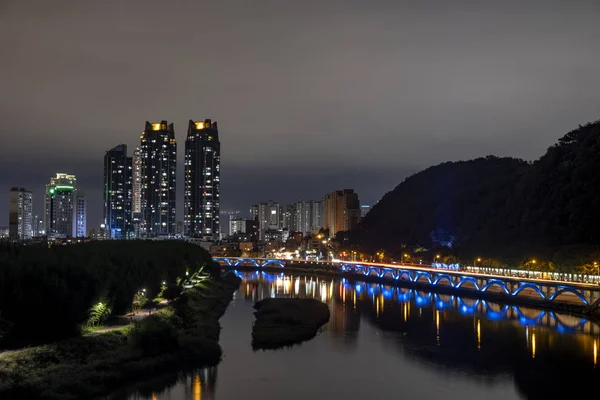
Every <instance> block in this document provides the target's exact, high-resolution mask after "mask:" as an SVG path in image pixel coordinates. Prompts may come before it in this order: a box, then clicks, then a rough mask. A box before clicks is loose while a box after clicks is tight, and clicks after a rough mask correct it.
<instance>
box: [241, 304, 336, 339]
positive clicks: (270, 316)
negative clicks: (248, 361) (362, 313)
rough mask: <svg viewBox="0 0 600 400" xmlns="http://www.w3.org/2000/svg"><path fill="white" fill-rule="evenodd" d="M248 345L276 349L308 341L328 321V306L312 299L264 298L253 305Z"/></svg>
mask: <svg viewBox="0 0 600 400" xmlns="http://www.w3.org/2000/svg"><path fill="white" fill-rule="evenodd" d="M254 308H255V309H256V312H255V313H254V315H255V316H256V321H255V323H254V326H253V327H252V348H253V349H255V350H260V349H276V348H279V347H284V346H291V345H293V344H297V343H300V342H304V341H306V340H310V339H312V338H313V337H315V335H316V334H317V332H318V330H319V328H320V327H321V326H322V325H323V324H325V323H326V322H327V321H329V307H327V304H324V303H322V302H320V301H318V300H315V299H272V298H268V299H264V300H261V301H259V302H257V303H256V304H255V305H254Z"/></svg>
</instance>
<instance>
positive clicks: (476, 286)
mask: <svg viewBox="0 0 600 400" xmlns="http://www.w3.org/2000/svg"><path fill="white" fill-rule="evenodd" d="M467 282H471V283H472V284H473V286H475V290H482V291H484V292H485V290H483V289H480V288H479V285H478V284H477V280H476V279H475V278H472V277H470V276H461V280H460V282H458V283H457V284H456V288H459V287H461V286H462V285H464V284H465V283H467Z"/></svg>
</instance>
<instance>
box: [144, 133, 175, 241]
mask: <svg viewBox="0 0 600 400" xmlns="http://www.w3.org/2000/svg"><path fill="white" fill-rule="evenodd" d="M140 160H141V162H140V173H141V177H140V184H141V210H142V223H141V231H142V233H143V234H144V235H146V236H148V237H156V236H172V235H175V232H176V223H177V221H176V175H177V142H176V141H175V130H174V128H173V124H168V123H167V121H161V122H155V123H150V122H148V121H146V127H145V129H144V132H142V136H141V143H140Z"/></svg>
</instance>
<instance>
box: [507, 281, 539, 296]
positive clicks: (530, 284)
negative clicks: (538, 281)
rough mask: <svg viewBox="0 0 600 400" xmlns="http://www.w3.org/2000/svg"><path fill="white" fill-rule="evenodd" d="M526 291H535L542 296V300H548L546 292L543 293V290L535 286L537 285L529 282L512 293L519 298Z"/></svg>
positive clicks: (522, 284)
mask: <svg viewBox="0 0 600 400" xmlns="http://www.w3.org/2000/svg"><path fill="white" fill-rule="evenodd" d="M525 289H533V290H534V291H535V292H536V293H537V294H539V295H540V297H541V298H542V299H544V300H545V299H546V296H545V295H544V292H542V289H540V288H539V287H538V285H535V284H533V283H529V282H525V283H521V284H520V285H519V287H518V288H517V289H516V290H515V291H514V292H512V293H511V294H512V295H513V296H518V294H519V293H521V292H522V291H523V290H525Z"/></svg>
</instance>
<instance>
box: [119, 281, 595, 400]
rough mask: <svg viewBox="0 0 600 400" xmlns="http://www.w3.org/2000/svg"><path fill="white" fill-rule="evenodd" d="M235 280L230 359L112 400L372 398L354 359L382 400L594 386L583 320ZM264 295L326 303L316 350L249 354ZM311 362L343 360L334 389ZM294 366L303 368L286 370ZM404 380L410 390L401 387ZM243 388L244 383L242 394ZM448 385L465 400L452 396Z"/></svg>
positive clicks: (228, 328) (366, 291)
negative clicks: (327, 314)
mask: <svg viewBox="0 0 600 400" xmlns="http://www.w3.org/2000/svg"><path fill="white" fill-rule="evenodd" d="M238 275H239V276H240V277H242V278H243V281H242V283H241V285H240V290H239V291H238V292H237V293H236V298H235V300H234V303H233V304H232V306H231V307H230V308H229V310H228V311H227V313H226V315H225V316H224V318H223V319H222V324H223V331H222V334H221V345H222V347H223V349H224V352H225V358H224V360H223V362H222V363H221V364H220V365H219V366H218V367H215V368H210V369H202V370H198V371H193V372H188V373H183V372H182V373H179V375H173V376H171V377H169V378H168V379H170V381H168V382H155V383H148V384H147V385H146V386H144V387H141V388H140V389H139V390H138V391H137V392H134V393H131V391H129V392H124V393H121V394H118V395H115V396H113V397H110V399H112V400H120V399H128V400H146V399H160V400H184V399H185V400H189V399H193V400H198V399H215V398H217V396H218V398H219V399H234V398H236V399H237V398H239V397H242V396H243V397H247V398H261V399H271V398H272V399H276V398H281V396H282V393H283V392H282V391H283V389H281V388H279V386H278V385H283V386H285V385H286V384H292V383H293V382H295V381H297V380H298V379H300V380H302V381H303V382H312V383H311V385H313V386H315V387H317V388H318V390H312V389H311V388H306V387H303V388H298V389H297V391H295V392H294V393H287V392H286V393H287V394H285V397H286V398H289V399H296V398H297V399H303V398H305V397H306V396H309V395H310V396H311V397H312V398H313V399H317V400H318V399H330V398H341V397H338V394H339V395H340V396H341V393H343V391H344V390H348V391H349V394H348V395H346V396H345V397H346V398H373V397H369V396H370V394H369V392H368V391H365V390H366V389H365V387H368V384H366V386H365V385H364V384H357V383H355V382H354V379H353V376H354V374H358V373H357V372H356V371H355V368H353V367H352V364H349V361H348V359H349V358H351V359H352V360H354V362H357V363H362V364H359V365H360V366H361V367H362V369H363V370H370V369H373V370H377V375H378V376H380V377H381V380H377V382H373V385H376V388H374V389H377V393H378V395H377V396H375V397H376V398H396V397H397V395H398V391H399V390H402V397H403V398H406V399H412V398H414V399H417V398H419V399H421V398H428V397H427V396H426V395H425V393H426V392H427V393H429V394H428V396H430V397H431V396H445V398H446V399H451V398H477V397H478V398H481V396H484V397H485V398H498V399H503V400H505V399H506V400H508V399H537V398H544V397H545V398H552V396H553V395H555V394H556V393H561V391H562V390H568V391H570V393H571V394H572V395H573V396H575V395H576V394H577V391H578V390H580V389H581V390H586V389H587V388H586V387H585V386H582V385H581V382H591V381H593V380H597V379H598V378H600V374H598V370H597V369H596V367H597V357H598V354H597V353H598V334H599V332H600V328H599V326H598V325H597V324H595V323H593V322H591V321H588V320H587V319H585V318H581V317H577V316H573V315H569V314H565V313H557V312H554V311H550V310H540V309H534V308H528V307H517V306H511V305H506V304H498V303H493V302H488V301H484V300H478V299H469V298H461V297H458V296H452V295H442V294H436V293H428V292H424V291H417V290H413V289H409V288H403V287H393V286H388V285H383V284H375V283H365V282H359V281H354V282H351V281H347V280H345V279H331V278H319V277H310V276H297V275H291V274H288V275H283V274H267V273H264V272H262V271H261V272H244V273H242V272H238ZM266 297H312V298H316V299H319V300H321V301H323V302H325V303H327V304H328V305H329V308H330V311H331V318H330V322H329V323H328V324H326V325H325V326H324V327H323V329H322V332H321V334H320V335H319V336H318V337H317V338H315V339H314V340H313V341H311V342H307V343H304V344H302V345H300V346H295V347H293V348H292V349H286V350H279V351H271V352H256V353H255V352H252V351H251V350H250V336H249V335H250V330H251V323H252V320H253V316H252V311H253V310H252V308H251V306H252V304H253V303H254V302H255V301H259V300H261V299H263V298H266ZM313 351H314V352H315V354H314V357H313V358H312V359H310V361H309V360H308V359H307V357H308V354H309V353H312V352H313ZM315 359H316V360H317V362H320V361H319V360H323V363H331V365H335V364H336V363H338V362H339V363H340V365H341V366H340V368H341V369H342V370H340V369H335V368H334V367H331V368H328V369H327V371H326V374H327V385H322V386H319V385H320V383H319V382H320V381H319V380H321V381H322V380H323V376H322V374H321V375H319V374H318V373H317V370H318V368H317V367H316V366H314V363H315ZM325 360H327V361H325ZM370 360H371V361H370ZM244 365H246V366H247V367H243V366H244ZM278 365H279V367H278ZM283 366H285V368H284V367H283ZM293 367H294V368H295V367H298V368H300V367H304V368H302V369H301V370H300V371H301V372H296V373H292V372H291V371H290V372H289V374H288V373H287V372H286V371H287V369H290V370H291V369H293ZM217 369H218V372H219V374H217ZM449 373H450V375H449ZM299 374H300V375H299ZM332 374H333V375H332ZM387 375H389V379H386V378H385V377H386V376H387ZM359 376H362V375H360V374H358V375H357V376H356V379H358V380H360V378H358V377H359ZM424 379H427V381H426V382H421V381H423V380H424ZM263 380H264V381H263ZM482 380H483V382H485V385H483V386H482V383H481V382H482ZM400 381H402V382H404V383H403V385H404V386H402V387H401V388H400V387H396V386H395V385H399V384H400ZM236 382H244V387H243V389H241V387H239V386H240V384H239V383H236ZM265 382H268V383H265ZM332 382H333V383H332ZM336 382H337V383H336ZM419 382H421V383H420V384H419ZM549 382H551V383H552V384H551V385H549V384H548V383H549ZM232 386H233V388H232ZM236 387H237V389H238V392H239V393H238V394H237V395H236V390H234V389H236ZM413 387H414V389H411V388H413ZM448 387H454V389H453V392H452V393H453V394H455V395H456V396H457V397H452V396H449V395H448V393H447V388H448ZM280 389H281V391H280ZM240 391H241V392H240ZM363 391H364V392H363ZM242 392H243V393H242ZM548 396H550V397H548Z"/></svg>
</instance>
